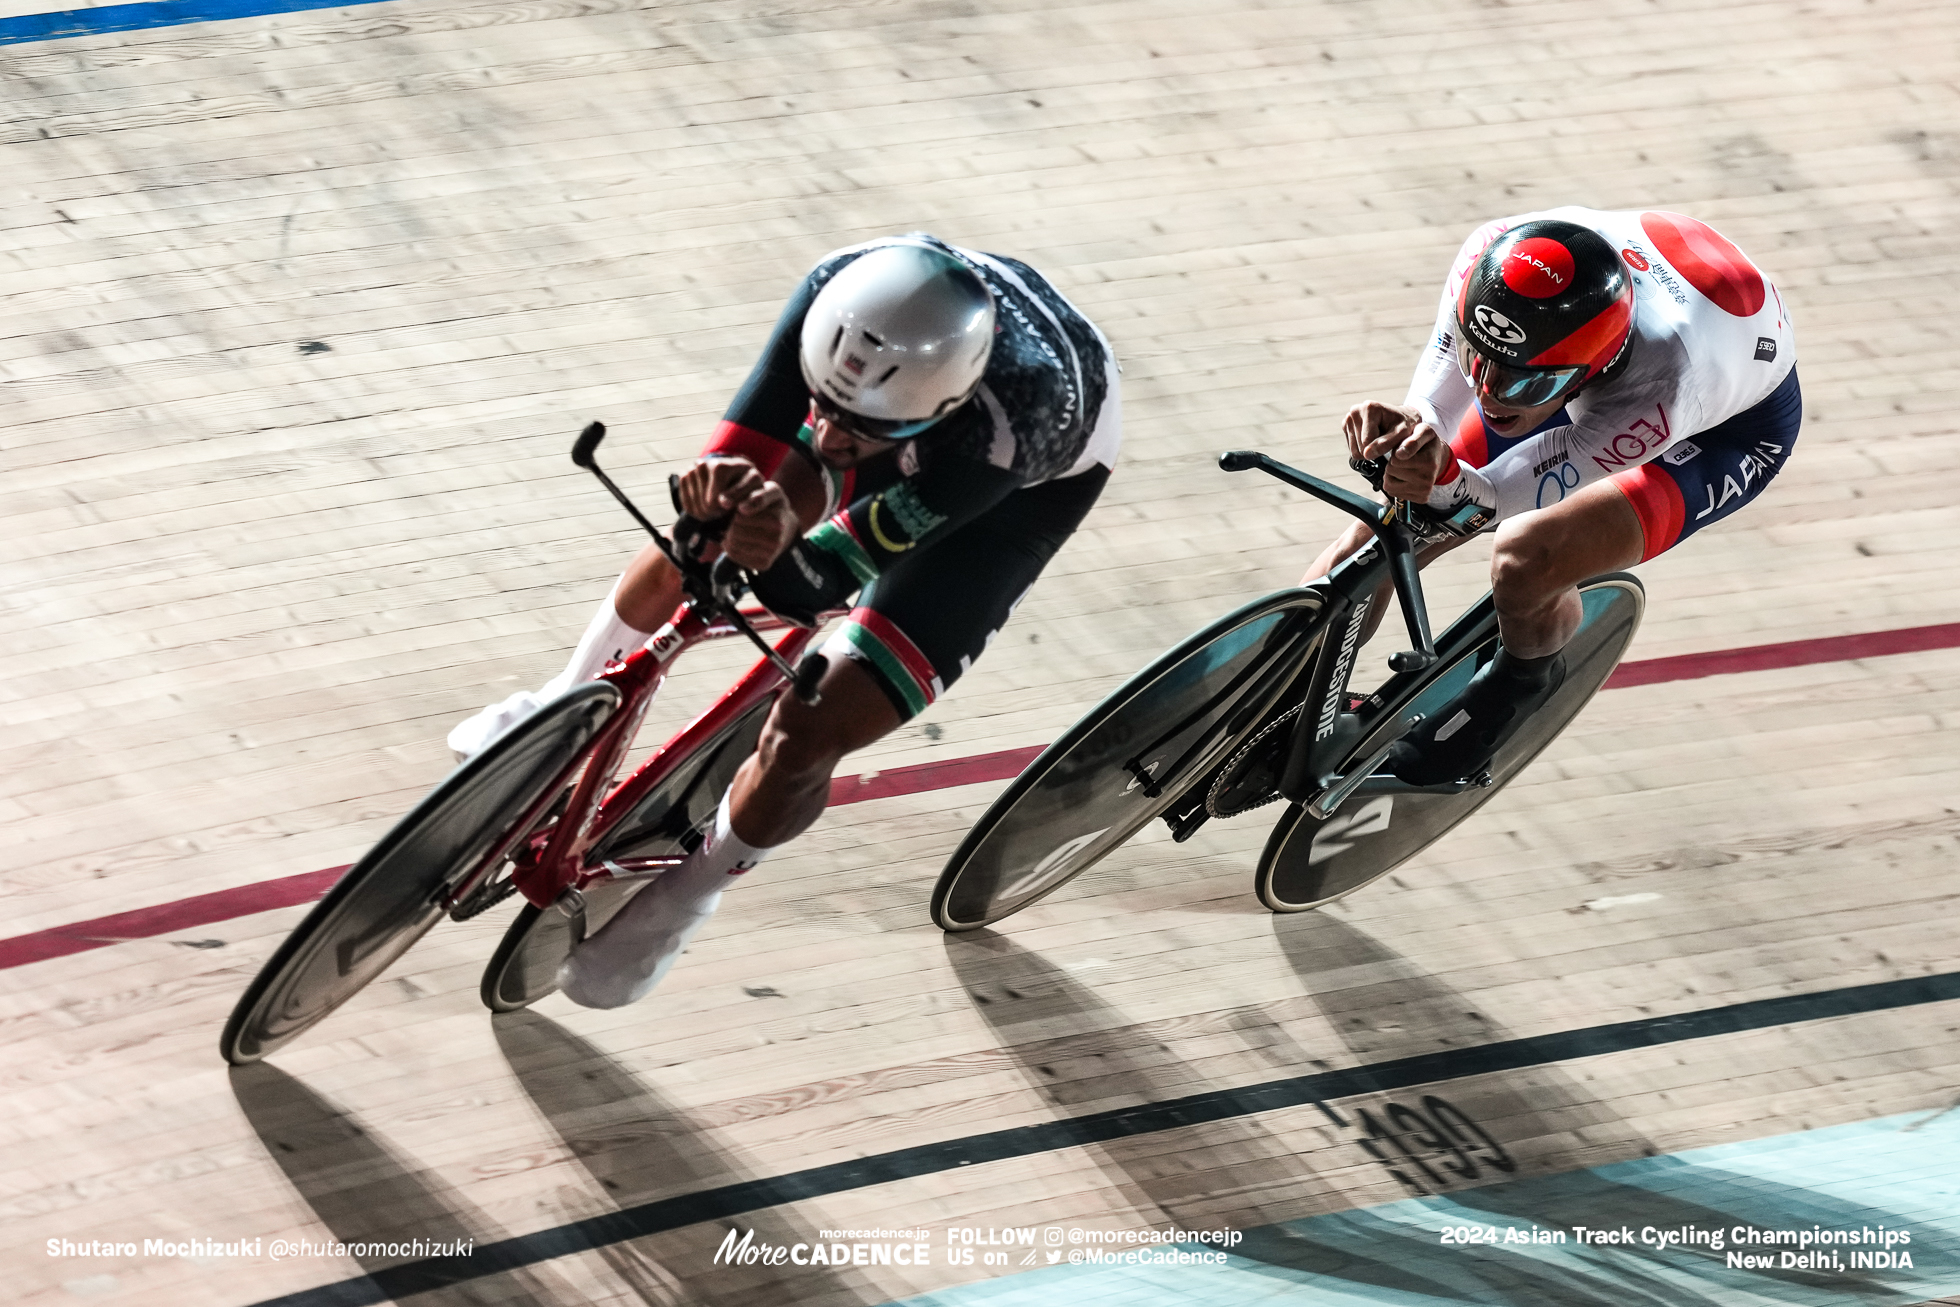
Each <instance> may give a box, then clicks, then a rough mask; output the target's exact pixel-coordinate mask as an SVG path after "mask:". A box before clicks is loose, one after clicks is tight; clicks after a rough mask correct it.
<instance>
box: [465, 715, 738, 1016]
mask: <svg viewBox="0 0 1960 1307" xmlns="http://www.w3.org/2000/svg"><path fill="white" fill-rule="evenodd" d="M773 702H774V701H773V700H769V699H765V700H763V701H762V702H761V703H758V704H756V705H755V706H754V707H753V708H751V709H750V710H749V711H748V712H746V713H744V714H743V715H742V716H741V717H739V718H737V719H736V720H735V722H734V723H733V724H731V725H730V726H728V727H727V728H726V729H724V730H723V731H722V732H721V733H720V734H718V735H716V736H715V737H714V738H712V739H711V740H709V741H708V742H707V743H706V744H704V745H703V746H701V747H700V748H698V749H696V750H695V751H694V752H693V753H692V754H690V755H689V756H688V757H687V758H685V759H683V760H682V761H681V762H680V763H679V765H677V766H676V767H674V768H673V770H672V772H671V773H670V774H669V775H668V776H667V777H666V779H664V780H662V781H661V783H660V784H658V785H656V786H654V787H653V789H651V790H649V791H648V792H647V795H646V797H645V798H643V799H641V800H640V803H639V806H638V807H637V808H635V809H634V810H633V811H632V812H631V813H630V814H628V815H627V817H626V818H625V819H624V820H622V821H621V822H620V823H619V824H618V825H616V826H615V827H614V828H613V829H612V831H611V832H610V833H608V834H607V835H606V836H605V837H604V838H603V839H601V840H600V841H599V843H598V844H597V845H595V846H594V847H593V849H592V850H591V851H590V852H589V853H587V854H586V864H587V865H588V866H590V865H594V864H597V863H601V862H604V861H606V860H607V859H609V858H627V857H638V858H649V857H661V856H663V855H667V854H682V853H687V852H689V851H690V850H692V849H693V848H694V846H695V845H696V844H698V843H699V842H700V835H699V830H700V828H701V826H702V825H703V824H705V823H706V821H707V820H708V819H709V818H710V817H711V816H713V815H714V811H715V808H716V806H717V805H719V804H720V803H721V796H722V793H723V792H724V791H725V790H727V789H728V785H729V782H730V781H732V780H734V779H735V772H736V770H737V769H738V768H739V767H741V765H742V762H743V760H744V759H746V758H747V757H748V756H749V755H750V754H752V753H754V752H755V745H756V740H757V739H758V738H760V737H761V735H762V727H763V725H764V723H766V722H767V721H768V720H769V709H770V707H771V706H772V704H773ZM647 883H648V882H647V881H645V880H629V881H611V880H601V881H596V882H594V883H593V884H592V885H591V886H590V887H589V888H587V889H586V890H585V891H584V892H583V894H582V897H583V899H584V900H585V908H584V911H583V912H582V913H580V914H579V915H577V916H567V915H566V914H565V913H564V912H562V911H560V910H559V909H558V908H557V907H548V908H540V907H536V906H535V905H532V904H528V903H527V904H525V906H524V909H523V911H521V912H519V913H518V914H517V917H516V919H515V920H513V921H512V922H511V923H510V928H509V929H508V930H506V931H505V932H504V937H503V940H502V941H501V942H500V943H499V944H498V945H497V951H496V953H495V954H494V955H493V956H492V957H491V959H490V965H489V966H488V967H487V968H485V969H484V972H483V984H482V987H481V989H480V990H479V993H480V994H481V996H482V998H483V1005H484V1006H485V1007H487V1008H489V1009H490V1010H491V1011H492V1012H515V1011H517V1010H519V1009H520V1008H526V1007H529V1006H530V1005H531V1004H533V1003H535V1002H537V1001H538V1000H539V999H541V998H543V997H544V996H545V995H547V994H549V993H551V992H552V991H554V990H556V989H557V988H558V967H559V964H561V963H562V962H564V960H565V957H566V955H567V954H569V953H570V952H571V951H572V946H573V945H575V944H577V943H578V942H579V941H580V940H581V939H583V938H585V936H586V935H588V934H590V933H592V932H593V931H596V930H598V929H599V928H600V927H601V926H603V925H605V924H606V923H607V922H608V921H610V920H612V917H613V914H614V913H616V912H618V911H619V910H620V909H621V908H623V907H625V906H626V902H627V900H628V899H630V898H632V897H633V895H634V894H636V893H638V892H639V890H640V888H641V887H642V886H643V885H646V884H647Z"/></svg>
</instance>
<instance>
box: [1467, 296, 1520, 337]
mask: <svg viewBox="0 0 1960 1307" xmlns="http://www.w3.org/2000/svg"><path fill="white" fill-rule="evenodd" d="M1476 317H1477V325H1478V326H1479V327H1482V328H1483V329H1484V334H1485V335H1487V336H1489V337H1490V338H1491V339H1492V340H1495V341H1497V342H1499V343H1500V344H1505V345H1516V344H1518V343H1519V342H1520V341H1522V340H1523V339H1524V328H1523V327H1520V326H1519V325H1518V324H1517V323H1515V322H1513V321H1511V320H1510V319H1509V318H1507V317H1505V316H1504V315H1503V314H1502V313H1499V312H1498V311H1497V310H1496V309H1494V308H1492V307H1491V306H1490V305H1488V304H1479V305H1478V306H1477V314H1476Z"/></svg>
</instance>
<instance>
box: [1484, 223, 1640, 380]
mask: <svg viewBox="0 0 1960 1307" xmlns="http://www.w3.org/2000/svg"><path fill="white" fill-rule="evenodd" d="M1456 324H1457V362H1458V364H1460V365H1461V366H1462V368H1463V374H1464V375H1465V376H1466V377H1468V378H1470V383H1471V385H1472V387H1473V388H1474V389H1475V390H1476V392H1477V394H1478V396H1479V397H1480V398H1489V399H1493V400H1496V401H1497V402H1498V403H1500V404H1504V405H1507V406H1509V407H1512V408H1533V407H1536V406H1537V405H1540V404H1547V403H1550V402H1551V401H1553V400H1555V399H1569V398H1570V397H1571V396H1572V395H1573V394H1574V393H1576V392H1577V391H1578V389H1579V388H1580V387H1581V386H1583V385H1585V384H1586V383H1587V382H1589V381H1591V380H1592V379H1593V378H1595V377H1597V376H1598V375H1599V374H1600V373H1602V372H1604V371H1606V370H1607V369H1608V368H1610V367H1612V366H1613V365H1614V364H1615V363H1617V362H1618V361H1619V360H1620V359H1621V357H1623V356H1624V355H1625V353H1626V350H1627V347H1628V345H1629V343H1630V342H1631V341H1632V340H1633V279H1632V278H1631V277H1630V276H1628V274H1627V270H1626V268H1625V267H1624V266H1623V265H1622V264H1621V263H1620V256H1619V254H1618V253H1617V252H1616V251H1615V250H1614V249H1613V247H1612V246H1611V245H1609V244H1608V243H1607V242H1606V238H1605V237H1603V236H1601V235H1600V234H1599V233H1598V232H1596V231H1593V230H1592V229H1591V228H1589V227H1581V226H1579V225H1578V224H1577V223H1571V222H1561V221H1559V220H1557V219H1553V218H1540V219H1537V220H1534V221H1532V222H1525V223H1520V224H1518V225H1517V226H1516V227H1513V228H1511V230H1509V231H1507V232H1505V233H1504V234H1503V235H1501V236H1499V237H1498V238H1497V239H1496V240H1495V241H1492V242H1491V244H1490V247H1489V248H1488V249H1486V250H1485V251H1484V252H1483V256H1482V257H1481V258H1479V259H1478V260H1477V262H1476V263H1475V264H1474V265H1473V266H1472V267H1471V269H1470V275H1469V276H1467V277H1465V278H1464V281H1463V291H1462V293H1461V294H1460V295H1458V297H1457V301H1456Z"/></svg>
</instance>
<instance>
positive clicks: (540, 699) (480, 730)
mask: <svg viewBox="0 0 1960 1307" xmlns="http://www.w3.org/2000/svg"><path fill="white" fill-rule="evenodd" d="M562 681H563V678H562V677H553V678H552V679H551V680H549V681H546V682H545V683H544V688H543V689H540V690H519V691H518V692H517V693H516V694H513V695H511V696H510V698H508V699H505V700H504V701H503V702H502V703H493V704H491V705H490V706H489V707H488V708H485V709H484V710H483V711H482V712H480V713H478V714H476V716H474V717H470V718H467V719H466V720H464V721H461V722H458V723H457V724H456V727H455V729H453V730H452V731H450V732H449V741H448V742H449V750H450V752H451V753H454V754H455V755H456V761H457V762H468V761H469V760H470V759H471V758H474V757H476V755H477V754H479V753H482V752H483V751H484V750H485V749H487V748H489V747H490V746H491V745H493V744H495V743H496V742H497V741H498V740H501V739H502V738H503V737H504V736H505V735H506V734H508V733H509V732H510V729H511V728H512V727H513V726H515V725H517V724H518V723H519V722H521V721H524V720H525V719H526V718H528V717H531V716H532V715H534V714H535V713H536V712H537V711H538V709H540V708H542V707H544V706H545V705H546V704H548V703H550V702H551V701H552V700H553V699H556V698H557V697H558V696H559V695H561V694H563V693H564V692H565V691H566V689H567V688H568V687H567V686H566V685H565V684H563V683H562Z"/></svg>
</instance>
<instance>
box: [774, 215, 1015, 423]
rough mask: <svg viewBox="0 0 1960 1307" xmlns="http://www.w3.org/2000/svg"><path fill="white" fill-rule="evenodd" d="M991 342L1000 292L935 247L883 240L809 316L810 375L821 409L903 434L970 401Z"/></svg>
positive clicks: (803, 352)
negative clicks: (996, 293)
mask: <svg viewBox="0 0 1960 1307" xmlns="http://www.w3.org/2000/svg"><path fill="white" fill-rule="evenodd" d="M993 346H994V297H993V296H992V295H991V294H990V293H989V292H988V290H987V286H986V283H985V282H983V281H981V280H980V277H979V274H977V273H975V272H974V271H973V269H971V268H969V267H967V266H966V264H964V263H962V262H960V261H959V260H958V259H956V258H954V257H953V256H952V255H951V254H948V253H946V252H945V251H943V250H938V249H934V248H933V247H932V246H929V245H911V244H905V245H885V246H881V247H879V248H878V249H875V250H871V251H869V252H868V253H865V254H861V255H859V256H858V257H857V258H855V259H853V260H852V261H851V262H850V263H847V264H845V265H844V267H843V268H842V269H840V270H839V271H838V273H837V275H836V276H834V277H832V278H831V279H830V280H829V281H828V282H826V283H825V284H824V287H823V289H822V290H820V291H818V292H817V297H816V299H815V300H814V301H813V302H812V303H811V305H810V311H809V313H808V314H807V315H806V316H805V317H804V319H803V340H802V348H801V349H800V350H799V351H798V353H799V357H800V359H801V362H802V364H803V381H804V384H806V385H807V386H809V387H810V394H811V395H812V396H813V397H814V398H815V400H816V403H817V408H818V409H819V411H821V412H823V413H825V414H826V416H829V417H831V418H833V419H834V420H836V421H838V422H839V423H840V424H841V425H842V426H844V427H845V428H847V429H848V430H850V431H852V432H855V433H856V434H858V435H861V436H868V437H870V438H871V439H873V440H904V439H906V438H908V437H910V436H915V435H917V434H918V433H919V432H921V431H923V430H925V429H926V428H927V427H929V426H931V425H932V424H933V423H935V422H937V421H938V420H939V419H940V418H943V417H945V416H946V415H947V414H948V413H951V412H952V411H953V410H954V409H956V408H958V407H959V406H960V405H961V404H964V403H965V402H966V401H967V399H968V397H969V396H971V395H972V394H973V392H974V391H975V390H976V389H977V388H978V387H979V385H980V377H981V375H982V374H983V373H985V372H986V370H987V355H988V354H989V353H990V352H991V351H992V350H993Z"/></svg>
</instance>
